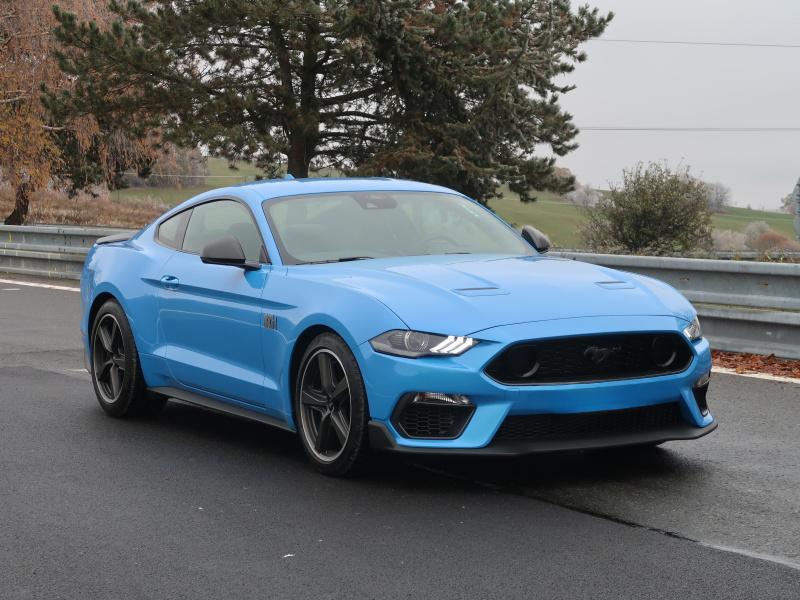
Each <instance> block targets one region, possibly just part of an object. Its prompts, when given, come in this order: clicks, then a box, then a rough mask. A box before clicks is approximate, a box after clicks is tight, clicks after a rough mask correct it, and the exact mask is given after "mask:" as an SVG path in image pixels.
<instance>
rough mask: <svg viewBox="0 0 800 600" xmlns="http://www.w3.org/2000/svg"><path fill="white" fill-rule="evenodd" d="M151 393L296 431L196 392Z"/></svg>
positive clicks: (170, 389) (164, 390)
mask: <svg viewBox="0 0 800 600" xmlns="http://www.w3.org/2000/svg"><path fill="white" fill-rule="evenodd" d="M150 391H151V392H155V393H157V394H161V395H163V396H167V397H169V398H171V399H174V400H178V401H180V402H185V403H186V404H191V405H193V406H199V407H201V408H205V409H207V410H211V411H214V412H218V413H222V414H225V415H232V416H234V417H239V418H241V419H247V420H249V421H258V422H259V423H265V424H266V425H271V426H272V427H278V428H279V429H283V430H285V431H291V432H292V433H294V431H295V430H294V429H292V428H291V427H289V426H288V425H287V424H286V423H285V422H284V421H281V420H280V419H276V418H275V417H270V416H269V415H265V414H263V413H260V412H258V411H256V410H249V409H247V408H243V407H241V406H237V405H235V404H229V403H227V402H223V401H222V400H215V399H214V398H208V397H207V396H201V395H200V394H195V393H194V392H187V391H186V390H181V389H178V388H173V387H155V388H150Z"/></svg>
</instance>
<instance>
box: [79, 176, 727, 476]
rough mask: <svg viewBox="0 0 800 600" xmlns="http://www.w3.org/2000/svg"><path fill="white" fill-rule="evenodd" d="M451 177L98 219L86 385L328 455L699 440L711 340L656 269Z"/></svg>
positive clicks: (297, 191)
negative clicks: (116, 232) (136, 220)
mask: <svg viewBox="0 0 800 600" xmlns="http://www.w3.org/2000/svg"><path fill="white" fill-rule="evenodd" d="M548 246H549V242H548V241H547V238H546V236H544V235H542V234H540V233H539V232H538V231H536V230H535V229H533V228H525V229H524V230H523V233H522V235H519V234H518V233H517V232H516V231H515V230H514V229H512V228H511V227H510V226H509V225H508V224H506V223H505V222H503V221H502V220H501V219H499V218H498V217H497V216H495V215H494V214H493V213H492V212H490V211H489V210H487V209H485V208H484V207H483V206H481V205H480V204H478V203H476V202H474V201H473V200H471V199H469V198H467V197H465V196H463V195H461V194H459V193H457V192H454V191H453V190H449V189H446V188H442V187H438V186H434V185H427V184H422V183H415V182H409V181H398V180H393V179H378V178H372V179H303V180H300V179H298V180H292V179H282V180H273V181H264V182H257V183H253V184H246V185H242V186H238V187H228V188H224V189H218V190H213V191H210V192H206V193H204V194H201V195H199V196H197V197H195V198H192V199H191V200H188V201H186V202H184V203H183V204H180V205H179V206H176V207H175V208H173V209H172V210H170V211H169V212H167V213H166V214H165V215H163V216H162V217H160V218H159V219H157V220H156V221H155V222H153V223H152V224H150V225H148V226H147V227H145V228H144V229H142V230H141V231H139V232H138V233H136V234H135V235H133V236H123V235H121V236H111V237H108V238H103V239H100V240H98V242H97V244H96V245H95V246H94V247H93V248H92V249H91V251H90V252H89V255H88V257H87V259H86V264H85V267H84V271H83V276H82V280H81V297H82V302H83V316H82V321H81V332H82V334H83V339H84V344H85V348H86V362H87V368H88V370H89V371H90V373H91V376H92V381H93V384H94V390H95V393H96V395H97V399H98V400H99V402H100V405H101V406H102V407H103V409H104V410H105V411H106V412H107V413H108V414H110V415H112V416H115V417H126V416H131V415H142V414H153V413H155V412H157V411H159V410H160V409H161V408H162V407H163V406H164V404H165V402H166V401H167V399H169V398H174V399H177V400H180V401H183V402H188V403H192V404H196V405H200V406H203V407H206V408H210V409H213V410H217V411H222V412H225V413H232V414H234V415H239V416H242V417H247V418H251V419H255V420H258V421H262V422H265V423H269V424H271V425H275V426H278V427H282V428H285V429H289V430H291V431H296V432H298V433H299V435H300V439H301V441H302V445H303V447H304V449H305V451H306V453H307V455H308V457H309V459H310V460H311V462H312V463H313V464H314V465H315V466H316V467H317V468H318V469H319V470H320V471H322V472H323V473H326V474H330V475H345V474H347V473H349V472H351V471H352V470H353V469H354V468H356V467H357V466H358V465H359V464H360V463H362V462H363V459H364V458H365V456H366V455H367V454H368V452H369V451H370V450H391V451H396V452H407V453H442V454H475V455H478V454H483V455H516V454H525V453H533V452H546V451H558V450H580V449H589V448H600V447H608V446H637V445H655V444H659V443H661V442H664V441H666V440H677V439H693V438H698V437H700V436H702V435H705V434H707V433H709V432H711V431H713V430H714V429H715V428H716V422H715V420H714V418H713V417H712V416H711V414H710V413H709V410H708V406H707V404H706V391H707V389H708V384H709V377H710V371H711V354H710V351H709V345H708V342H707V341H706V340H705V339H704V338H703V337H702V334H701V331H700V324H699V322H698V320H697V315H696V312H695V310H694V309H693V308H692V306H691V305H690V304H689V302H687V301H686V299H684V298H683V296H681V295H680V294H679V293H678V292H676V291H675V290H674V289H672V288H671V287H669V286H668V285H666V284H664V283H662V282H660V281H657V280H654V279H650V278H647V277H643V276H640V275H633V274H630V273H622V272H618V271H613V270H610V269H606V268H603V267H598V266H595V265H591V264H587V263H583V262H575V261H571V260H563V259H559V258H551V257H548V256H547V254H546V252H547V250H548Z"/></svg>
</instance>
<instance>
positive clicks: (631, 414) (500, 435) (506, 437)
mask: <svg viewBox="0 0 800 600" xmlns="http://www.w3.org/2000/svg"><path fill="white" fill-rule="evenodd" d="M685 424H686V422H685V421H684V419H683V417H682V416H681V411H680V407H679V406H678V404H677V403H674V402H673V403H669V404H656V405H653V406H641V407H637V408H627V409H623V410H609V411H603V412H590V413H575V414H543V415H512V416H509V417H506V420H505V421H503V424H502V425H501V426H500V429H498V430H497V433H496V434H495V436H494V441H496V442H499V441H503V442H507V441H546V440H562V439H570V440H572V439H581V438H592V437H601V436H612V435H623V434H635V433H649V432H653V431H660V430H664V429H670V428H672V427H679V426H681V425H685Z"/></svg>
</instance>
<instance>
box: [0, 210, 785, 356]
mask: <svg viewBox="0 0 800 600" xmlns="http://www.w3.org/2000/svg"><path fill="white" fill-rule="evenodd" d="M125 231H126V230H123V229H109V228H97V227H63V226H52V225H30V226H11V225H0V272H6V273H18V274H22V275H34V276H38V277H51V278H58V279H80V274H81V269H82V268H83V261H84V259H85V257H86V253H87V252H88V251H89V248H91V246H92V244H94V242H95V240H96V239H97V238H100V237H103V236H106V235H113V234H115V233H123V232H125ZM551 254H552V255H553V256H560V257H563V258H571V259H575V260H581V261H585V262H590V263H594V264H598V265H602V266H606V267H611V268H614V269H619V270H623V271H631V272H634V273H640V274H642V275H648V276H650V277H655V278H656V279H661V280H662V281H665V282H667V283H669V284H670V285H672V286H673V287H675V288H677V289H678V290H680V291H681V292H682V293H683V294H684V295H686V297H687V298H688V299H689V300H691V301H692V302H693V303H694V304H695V306H696V307H697V310H698V313H699V314H700V316H701V317H702V321H703V331H704V332H705V334H706V336H707V337H708V338H709V340H710V341H711V344H712V346H713V347H714V348H718V349H720V350H731V351H735V352H754V353H757V354H771V353H774V354H776V355H778V356H784V357H787V358H800V264H789V263H764V262H750V261H734V260H712V259H695V258H666V257H653V256H626V255H616V254H589V253H582V252H552V253H551Z"/></svg>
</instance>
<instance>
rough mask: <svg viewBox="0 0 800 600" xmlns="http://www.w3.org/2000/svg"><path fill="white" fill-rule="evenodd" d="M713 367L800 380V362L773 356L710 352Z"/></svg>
mask: <svg viewBox="0 0 800 600" xmlns="http://www.w3.org/2000/svg"><path fill="white" fill-rule="evenodd" d="M711 354H712V356H713V358H714V366H718V367H726V368H728V369H733V370H734V371H736V372H737V373H768V374H770V375H778V376H781V377H796V378H798V379H800V360H791V359H788V358H778V357H777V356H775V355H774V354H770V355H768V356H763V355H761V354H742V353H739V352H723V351H721V350H712V352H711Z"/></svg>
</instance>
